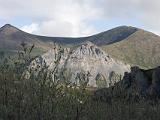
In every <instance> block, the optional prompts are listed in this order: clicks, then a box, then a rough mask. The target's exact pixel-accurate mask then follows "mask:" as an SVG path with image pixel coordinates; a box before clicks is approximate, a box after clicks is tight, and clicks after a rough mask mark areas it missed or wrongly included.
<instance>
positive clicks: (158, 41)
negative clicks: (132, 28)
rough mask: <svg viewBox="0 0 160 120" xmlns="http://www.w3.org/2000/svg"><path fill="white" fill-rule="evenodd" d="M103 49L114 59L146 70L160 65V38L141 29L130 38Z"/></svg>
mask: <svg viewBox="0 0 160 120" xmlns="http://www.w3.org/2000/svg"><path fill="white" fill-rule="evenodd" d="M103 49H104V50H105V51H107V52H108V53H109V54H111V55H112V56H113V57H114V58H116V59H120V60H122V61H125V62H127V63H130V64H133V65H138V66H141V67H144V68H152V67H156V66H159V65H160V37H159V36H157V35H155V34H153V33H150V32H147V31H144V30H141V29H139V30H138V31H136V32H135V33H133V34H132V35H130V36H129V37H128V38H126V39H124V40H123V41H120V42H118V43H114V44H111V45H108V46H103Z"/></svg>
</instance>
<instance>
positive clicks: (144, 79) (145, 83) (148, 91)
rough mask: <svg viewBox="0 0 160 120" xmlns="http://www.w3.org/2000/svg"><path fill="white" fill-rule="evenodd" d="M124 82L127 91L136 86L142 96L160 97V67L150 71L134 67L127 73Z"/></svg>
mask: <svg viewBox="0 0 160 120" xmlns="http://www.w3.org/2000/svg"><path fill="white" fill-rule="evenodd" d="M122 81H123V87H125V88H126V89H129V88H130V87H131V86H132V85H134V84H135V86H136V90H138V93H139V94H140V95H142V96H160V67H157V68H154V69H149V70H143V69H140V68H139V67H132V68H131V72H130V73H127V72H126V73H125V75H124V77H123V80H122Z"/></svg>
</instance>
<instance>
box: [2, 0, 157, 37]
mask: <svg viewBox="0 0 160 120" xmlns="http://www.w3.org/2000/svg"><path fill="white" fill-rule="evenodd" d="M6 23H9V24H12V25H14V26H16V27H18V28H21V29H22V30H24V31H26V32H29V33H34V34H40V35H47V36H65V37H67V36H68V37H71V36H72V37H80V36H88V35H92V34H95V33H99V32H102V31H105V30H108V29H111V28H114V27H117V26H121V25H127V26H135V27H139V28H143V29H146V30H148V31H151V32H154V33H156V34H159V35H160V0H0V26H3V25H4V24H6Z"/></svg>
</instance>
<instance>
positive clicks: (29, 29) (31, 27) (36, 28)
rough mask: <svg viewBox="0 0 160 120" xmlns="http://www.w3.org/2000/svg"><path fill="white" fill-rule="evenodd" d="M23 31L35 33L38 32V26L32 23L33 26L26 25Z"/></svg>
mask: <svg viewBox="0 0 160 120" xmlns="http://www.w3.org/2000/svg"><path fill="white" fill-rule="evenodd" d="M21 30H23V31H25V32H28V33H33V32H35V31H37V30H38V24H36V23H32V24H31V25H25V26H23V27H22V28H21Z"/></svg>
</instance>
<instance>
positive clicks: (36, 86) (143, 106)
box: [0, 44, 160, 120]
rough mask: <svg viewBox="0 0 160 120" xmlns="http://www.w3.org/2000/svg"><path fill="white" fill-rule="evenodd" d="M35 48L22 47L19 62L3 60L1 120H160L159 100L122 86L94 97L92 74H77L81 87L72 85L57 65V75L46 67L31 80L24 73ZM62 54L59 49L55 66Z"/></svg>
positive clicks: (1, 73) (0, 74)
mask: <svg viewBox="0 0 160 120" xmlns="http://www.w3.org/2000/svg"><path fill="white" fill-rule="evenodd" d="M33 48H34V46H31V47H28V46H27V45H26V44H22V49H23V51H20V52H19V54H18V56H17V58H16V59H15V58H14V59H12V58H5V57H1V63H2V64H1V66H0V120H121V119H123V120H142V119H145V120H157V119H160V115H159V110H160V101H159V100H158V99H155V100H146V99H143V98H141V97H140V96H138V95H137V93H136V92H135V91H132V90H134V89H131V91H129V92H128V91H125V90H124V89H123V88H122V87H121V86H120V85H116V86H115V87H111V88H108V89H102V90H101V92H99V93H98V92H95V94H93V91H90V90H89V89H87V87H86V86H87V82H88V79H87V77H88V76H89V73H87V74H86V73H83V72H82V73H80V74H77V78H76V79H77V81H79V83H80V85H79V86H76V85H74V84H70V82H69V77H70V74H69V72H68V71H67V70H63V71H62V72H60V73H59V72H57V71H58V68H57V66H56V65H55V69H54V71H49V70H48V66H44V67H43V68H42V69H41V71H40V72H39V73H38V75H37V76H36V77H35V76H34V74H33V73H34V71H28V72H29V73H30V77H29V78H27V77H26V74H27V73H28V72H25V71H26V70H28V66H29V64H30V62H31V61H32V57H31V52H32V50H33ZM62 52H63V48H61V47H60V48H59V53H58V54H57V55H58V57H57V59H56V61H55V63H56V64H59V61H60V59H61V54H62ZM2 55H3V54H2ZM3 56H4V55H3ZM10 62H12V63H14V64H10ZM52 76H54V80H53V79H52ZM113 76H114V73H113ZM100 78H101V77H97V79H100ZM114 78H116V76H115V77H114ZM102 93H103V94H102Z"/></svg>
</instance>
